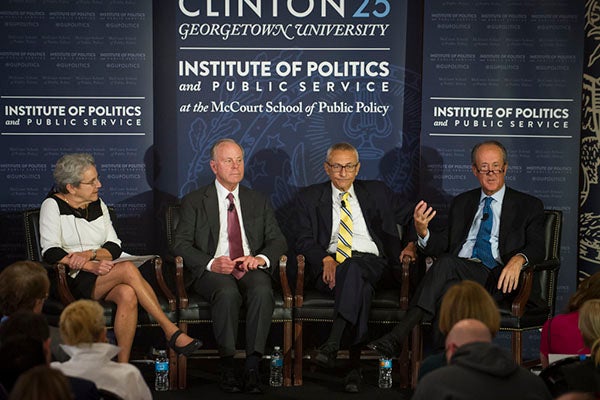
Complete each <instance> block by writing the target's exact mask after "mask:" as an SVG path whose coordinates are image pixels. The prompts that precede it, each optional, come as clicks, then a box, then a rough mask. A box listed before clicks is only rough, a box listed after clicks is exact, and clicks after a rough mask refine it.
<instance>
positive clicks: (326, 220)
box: [317, 182, 332, 237]
mask: <svg viewBox="0 0 600 400" xmlns="http://www.w3.org/2000/svg"><path fill="white" fill-rule="evenodd" d="M331 196H332V192H331V182H327V183H325V184H323V191H322V192H321V197H320V198H319V204H318V206H317V215H318V216H319V219H320V220H321V221H320V224H319V225H318V226H324V227H325V232H328V233H329V237H331V229H332V226H331V218H332V208H331Z"/></svg>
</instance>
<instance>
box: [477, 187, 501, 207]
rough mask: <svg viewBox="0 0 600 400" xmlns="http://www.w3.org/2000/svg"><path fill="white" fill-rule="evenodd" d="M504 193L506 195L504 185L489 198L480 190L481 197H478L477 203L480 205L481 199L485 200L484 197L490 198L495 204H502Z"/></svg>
mask: <svg viewBox="0 0 600 400" xmlns="http://www.w3.org/2000/svg"><path fill="white" fill-rule="evenodd" d="M504 193H506V185H502V187H501V188H500V190H498V191H497V192H496V193H494V194H493V195H491V196H488V195H487V194H485V193H484V192H483V190H481V196H480V197H479V202H480V203H481V202H482V201H483V199H485V198H486V197H491V198H492V199H494V200H495V201H496V202H498V203H502V200H503V199H504Z"/></svg>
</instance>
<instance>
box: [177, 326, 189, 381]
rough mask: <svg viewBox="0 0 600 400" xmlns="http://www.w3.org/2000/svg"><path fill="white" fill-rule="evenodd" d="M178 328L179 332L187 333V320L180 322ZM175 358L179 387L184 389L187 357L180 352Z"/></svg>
mask: <svg viewBox="0 0 600 400" xmlns="http://www.w3.org/2000/svg"><path fill="white" fill-rule="evenodd" d="M179 329H181V332H183V333H185V334H187V331H188V324H187V322H180V323H179ZM177 358H178V359H177V376H178V378H179V389H185V388H186V386H187V357H186V356H184V355H182V354H179V355H178V357H177Z"/></svg>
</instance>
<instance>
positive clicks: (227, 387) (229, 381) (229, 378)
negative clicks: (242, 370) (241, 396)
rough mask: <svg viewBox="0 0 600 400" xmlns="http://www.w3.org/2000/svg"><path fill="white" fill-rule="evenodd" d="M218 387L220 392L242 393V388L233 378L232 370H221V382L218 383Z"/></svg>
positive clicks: (234, 377)
mask: <svg viewBox="0 0 600 400" xmlns="http://www.w3.org/2000/svg"><path fill="white" fill-rule="evenodd" d="M219 387H220V388H221V390H222V391H224V392H227V393H239V392H241V391H242V387H241V385H240V382H239V381H238V379H237V378H236V376H235V371H234V370H233V368H222V369H221V382H220V383H219Z"/></svg>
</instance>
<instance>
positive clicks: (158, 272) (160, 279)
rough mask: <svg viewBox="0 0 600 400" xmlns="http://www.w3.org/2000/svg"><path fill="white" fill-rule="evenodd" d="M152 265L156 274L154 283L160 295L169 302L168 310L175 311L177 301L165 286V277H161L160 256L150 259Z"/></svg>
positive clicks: (161, 262)
mask: <svg viewBox="0 0 600 400" xmlns="http://www.w3.org/2000/svg"><path fill="white" fill-rule="evenodd" d="M152 264H153V265H154V272H155V274H156V282H157V284H158V288H159V289H160V291H161V292H162V294H163V295H164V296H165V297H166V298H167V301H168V302H169V310H170V311H175V310H176V309H177V300H176V299H175V295H174V294H173V292H171V289H169V287H168V286H167V282H166V281H165V276H164V275H163V267H162V266H163V260H162V258H161V257H160V256H156V257H154V258H153V259H152Z"/></svg>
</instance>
